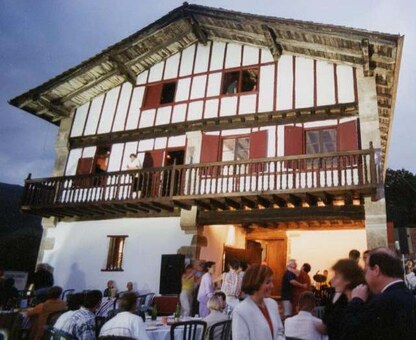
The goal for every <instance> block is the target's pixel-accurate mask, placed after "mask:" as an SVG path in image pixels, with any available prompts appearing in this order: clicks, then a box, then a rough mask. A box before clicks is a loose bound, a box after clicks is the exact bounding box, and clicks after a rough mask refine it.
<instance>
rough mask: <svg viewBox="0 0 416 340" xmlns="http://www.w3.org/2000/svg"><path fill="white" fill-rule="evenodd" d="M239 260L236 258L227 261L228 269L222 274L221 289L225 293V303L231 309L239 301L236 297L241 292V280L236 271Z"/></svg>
mask: <svg viewBox="0 0 416 340" xmlns="http://www.w3.org/2000/svg"><path fill="white" fill-rule="evenodd" d="M239 267H240V262H239V261H238V260H235V259H234V260H231V261H230V263H229V271H228V272H227V273H224V274H223V277H222V285H221V291H223V292H224V293H225V295H226V302H227V305H228V306H230V308H231V310H232V309H234V308H235V307H236V306H237V304H238V303H239V300H238V297H239V296H240V293H241V281H240V275H239V273H238V268H239Z"/></svg>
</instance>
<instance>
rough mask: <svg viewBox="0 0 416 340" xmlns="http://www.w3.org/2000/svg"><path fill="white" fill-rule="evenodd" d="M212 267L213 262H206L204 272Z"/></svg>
mask: <svg viewBox="0 0 416 340" xmlns="http://www.w3.org/2000/svg"><path fill="white" fill-rule="evenodd" d="M213 265H215V262H212V261H208V262H205V263H204V271H206V272H207V271H208V269H210V268H211V267H212V266H213Z"/></svg>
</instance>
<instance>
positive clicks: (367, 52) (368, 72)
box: [361, 39, 374, 77]
mask: <svg viewBox="0 0 416 340" xmlns="http://www.w3.org/2000/svg"><path fill="white" fill-rule="evenodd" d="M361 54H362V58H363V72H364V77H372V76H373V75H374V72H373V70H372V69H371V67H370V61H371V60H370V59H371V55H372V53H371V49H370V41H369V40H368V39H362V40H361Z"/></svg>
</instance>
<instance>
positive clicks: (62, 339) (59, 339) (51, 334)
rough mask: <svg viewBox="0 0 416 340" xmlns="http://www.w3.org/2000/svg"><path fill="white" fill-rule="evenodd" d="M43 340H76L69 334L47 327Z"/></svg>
mask: <svg viewBox="0 0 416 340" xmlns="http://www.w3.org/2000/svg"><path fill="white" fill-rule="evenodd" d="M43 340H76V338H75V337H73V336H72V335H71V334H68V333H66V332H64V331H61V330H59V329H55V328H52V327H49V328H48V329H46V330H45V333H44V335H43Z"/></svg>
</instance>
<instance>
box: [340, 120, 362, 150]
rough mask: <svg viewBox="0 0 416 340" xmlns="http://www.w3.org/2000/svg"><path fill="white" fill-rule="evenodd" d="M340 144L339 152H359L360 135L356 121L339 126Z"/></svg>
mask: <svg viewBox="0 0 416 340" xmlns="http://www.w3.org/2000/svg"><path fill="white" fill-rule="evenodd" d="M338 142H339V150H338V151H353V150H358V133H357V121H356V120H352V121H350V122H347V123H342V124H339V125H338Z"/></svg>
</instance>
